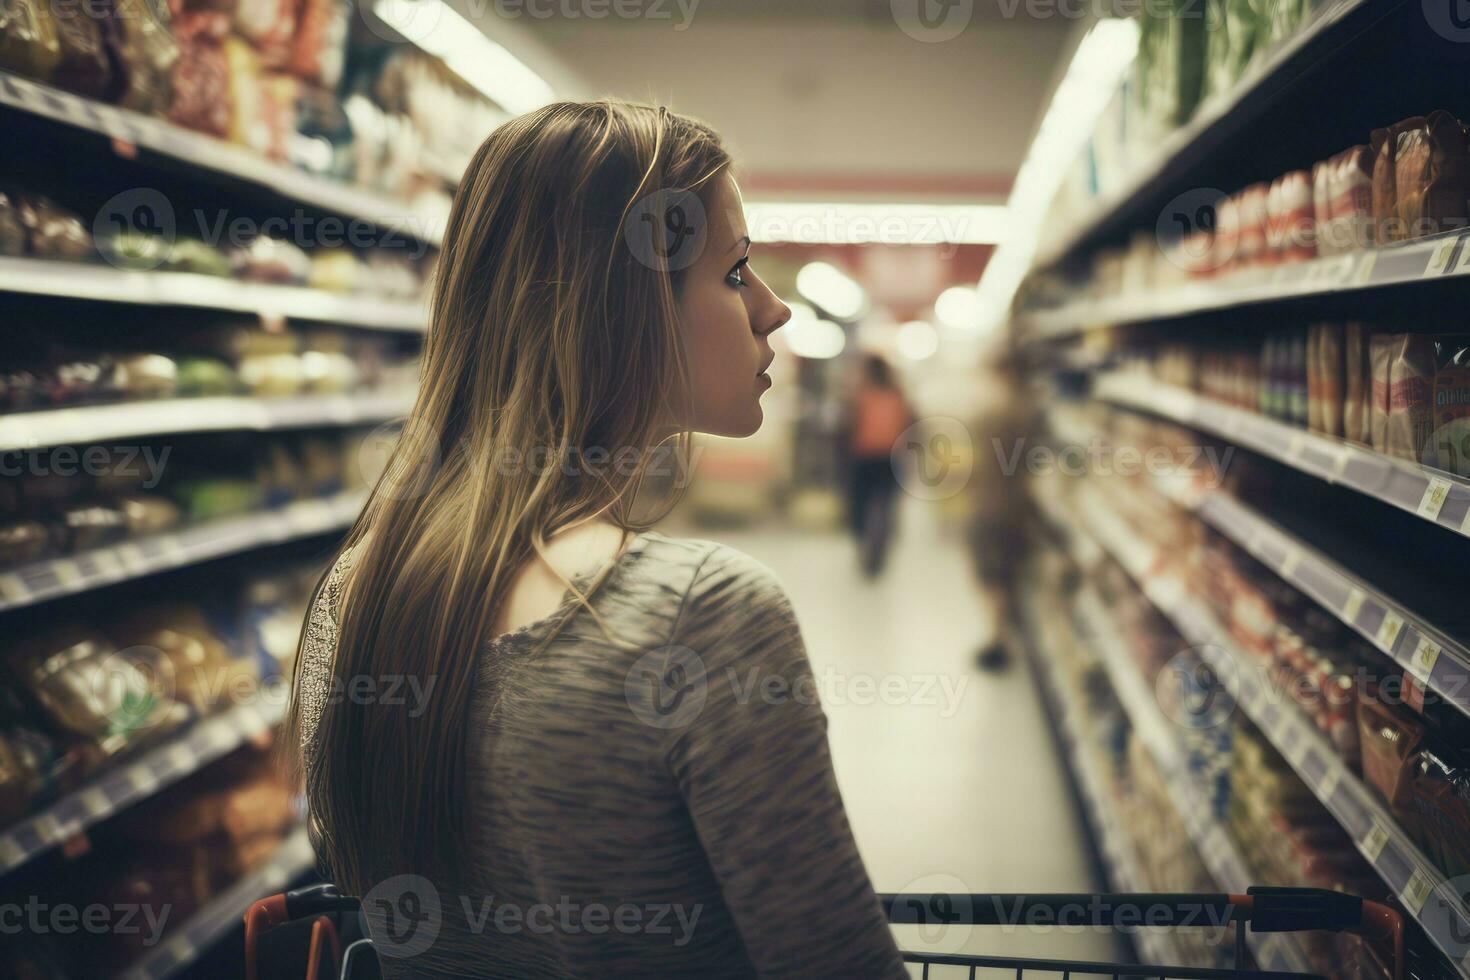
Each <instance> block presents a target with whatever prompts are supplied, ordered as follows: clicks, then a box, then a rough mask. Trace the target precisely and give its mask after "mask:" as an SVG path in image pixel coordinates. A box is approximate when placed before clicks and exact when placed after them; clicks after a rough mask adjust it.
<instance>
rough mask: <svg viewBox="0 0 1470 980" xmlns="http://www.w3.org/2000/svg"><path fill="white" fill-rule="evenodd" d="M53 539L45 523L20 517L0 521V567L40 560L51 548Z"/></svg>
mask: <svg viewBox="0 0 1470 980" xmlns="http://www.w3.org/2000/svg"><path fill="white" fill-rule="evenodd" d="M53 543H54V542H53V540H52V537H51V533H50V532H49V531H47V530H46V525H44V524H42V523H41V522H40V521H36V520H30V519H22V520H6V521H3V522H0V567H6V568H10V567H14V566H16V565H24V564H26V563H27V562H33V561H40V560H41V559H42V558H45V557H46V556H47V555H48V554H49V553H50V552H51V550H52V545H53Z"/></svg>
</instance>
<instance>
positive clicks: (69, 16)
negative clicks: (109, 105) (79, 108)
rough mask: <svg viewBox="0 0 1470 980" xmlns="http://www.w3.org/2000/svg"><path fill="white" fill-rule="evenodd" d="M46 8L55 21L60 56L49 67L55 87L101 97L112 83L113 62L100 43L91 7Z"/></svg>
mask: <svg viewBox="0 0 1470 980" xmlns="http://www.w3.org/2000/svg"><path fill="white" fill-rule="evenodd" d="M39 9H42V10H45V11H47V16H49V17H50V18H51V20H52V22H53V23H54V24H55V30H56V41H57V44H58V46H59V48H60V51H61V58H60V60H58V61H57V63H56V66H55V67H54V68H53V69H52V70H51V79H50V81H51V84H53V85H55V86H56V87H57V88H62V89H66V90H67V91H69V92H75V93H77V94H78V95H85V96H87V97H88V98H92V99H101V98H103V97H105V96H106V95H107V92H108V89H109V88H110V87H111V86H112V65H111V63H110V61H109V59H108V56H107V47H106V46H105V45H104V44H103V43H102V29H101V26H100V25H101V21H100V19H99V18H98V17H97V16H96V15H95V14H94V13H92V11H91V10H90V9H83V8H82V7H80V6H65V5H62V4H52V5H50V6H49V7H42V8H39Z"/></svg>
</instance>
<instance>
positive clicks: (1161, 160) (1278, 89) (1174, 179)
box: [1037, 0, 1397, 266]
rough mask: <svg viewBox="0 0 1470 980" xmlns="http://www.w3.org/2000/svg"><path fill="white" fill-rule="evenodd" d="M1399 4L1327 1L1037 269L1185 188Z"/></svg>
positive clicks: (1163, 144)
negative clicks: (1182, 184)
mask: <svg viewBox="0 0 1470 980" xmlns="http://www.w3.org/2000/svg"><path fill="white" fill-rule="evenodd" d="M1395 6H1397V4H1396V3H1394V2H1392V0H1335V2H1334V0H1329V2H1327V3H1324V4H1323V5H1322V7H1321V9H1319V10H1318V11H1316V12H1315V13H1314V14H1313V15H1312V18H1311V20H1310V21H1309V22H1308V23H1305V24H1303V25H1302V26H1301V28H1300V29H1299V30H1298V31H1297V32H1296V33H1295V34H1294V35H1293V36H1292V37H1290V38H1288V39H1286V40H1284V41H1282V42H1281V43H1280V44H1279V45H1277V46H1276V47H1275V48H1274V49H1272V50H1271V51H1270V52H1269V53H1267V54H1266V55H1265V56H1264V57H1262V58H1260V59H1258V60H1257V61H1255V63H1254V64H1252V66H1251V67H1250V68H1249V69H1247V71H1246V72H1245V73H1244V74H1243V75H1242V76H1241V77H1240V78H1239V79H1237V80H1236V82H1235V84H1234V85H1233V86H1231V88H1230V90H1229V91H1228V92H1222V93H1219V94H1218V95H1216V96H1213V97H1211V98H1209V99H1206V100H1205V101H1204V102H1201V103H1200V105H1199V107H1198V108H1197V109H1196V110H1195V112H1194V115H1193V117H1192V118H1191V119H1190V121H1189V122H1187V123H1185V124H1184V125H1183V126H1180V127H1178V128H1177V129H1175V130H1174V131H1173V132H1171V133H1170V134H1169V135H1168V136H1167V137H1165V138H1164V139H1163V140H1162V141H1160V143H1159V145H1158V148H1157V150H1156V151H1155V152H1154V154H1153V157H1152V159H1151V160H1150V161H1149V162H1147V163H1146V164H1145V165H1143V166H1141V167H1138V168H1137V169H1136V172H1135V175H1134V176H1133V178H1132V179H1131V180H1129V181H1128V182H1127V183H1126V184H1124V185H1121V186H1119V187H1118V188H1117V190H1115V191H1114V192H1113V193H1111V194H1107V195H1104V196H1102V197H1099V198H1098V199H1097V200H1096V202H1095V203H1094V204H1093V206H1092V209H1091V211H1090V213H1089V214H1087V215H1086V216H1084V217H1083V218H1082V219H1081V220H1080V221H1079V222H1078V223H1077V225H1076V227H1075V228H1074V229H1073V230H1072V231H1071V232H1070V233H1069V234H1067V235H1066V236H1065V237H1064V238H1062V239H1060V240H1059V241H1058V242H1057V243H1056V244H1054V245H1052V246H1050V247H1048V248H1047V249H1046V251H1045V253H1044V254H1043V255H1042V256H1040V257H1039V258H1038V262H1037V265H1038V266H1049V265H1054V264H1056V263H1058V262H1060V261H1061V260H1063V259H1065V258H1067V257H1068V256H1069V255H1070V254H1071V253H1073V252H1076V251H1079V250H1080V249H1081V248H1083V247H1084V246H1087V245H1089V244H1091V243H1094V242H1096V241H1098V240H1099V239H1101V238H1104V237H1106V236H1107V235H1108V234H1109V233H1111V232H1114V231H1117V230H1120V226H1121V224H1122V221H1123V220H1124V219H1125V217H1126V215H1127V212H1128V210H1129V208H1130V207H1131V206H1133V205H1136V204H1137V203H1138V202H1139V201H1140V200H1141V199H1143V198H1144V197H1145V196H1146V195H1148V194H1149V193H1154V192H1158V191H1159V190H1160V189H1165V190H1166V191H1167V189H1169V188H1172V187H1175V186H1179V181H1181V180H1185V179H1187V174H1188V172H1189V170H1190V168H1192V167H1194V166H1195V165H1197V164H1198V163H1200V162H1201V161H1204V160H1208V159H1209V158H1210V157H1211V156H1212V155H1213V154H1214V153H1215V152H1216V150H1217V149H1218V148H1219V147H1220V146H1222V145H1223V144H1225V143H1226V142H1227V141H1229V140H1230V139H1232V138H1234V137H1235V136H1237V135H1238V134H1239V132H1240V131H1241V130H1242V129H1243V128H1245V127H1246V126H1248V125H1249V124H1250V122H1251V121H1252V120H1253V119H1254V118H1256V117H1257V116H1259V115H1260V114H1261V113H1262V112H1264V111H1265V110H1266V108H1268V107H1269V106H1270V105H1272V104H1273V103H1274V102H1275V101H1276V100H1277V99H1279V98H1281V97H1282V95H1283V94H1284V93H1285V92H1286V91H1287V90H1288V89H1290V88H1291V86H1292V85H1293V83H1294V82H1296V81H1297V80H1298V78H1299V77H1300V76H1301V74H1302V73H1303V71H1304V70H1305V69H1306V68H1308V67H1309V66H1310V65H1311V64H1312V63H1313V62H1316V61H1319V60H1320V59H1321V57H1322V55H1324V54H1326V53H1327V52H1329V51H1331V50H1333V49H1334V48H1335V47H1337V46H1338V45H1339V44H1340V43H1341V42H1342V39H1343V38H1344V37H1345V36H1348V35H1350V34H1352V32H1353V31H1354V30H1356V29H1360V28H1362V27H1364V26H1366V25H1368V24H1371V23H1373V22H1374V21H1375V20H1376V19H1377V18H1378V17H1380V16H1382V15H1383V14H1384V13H1385V12H1386V11H1390V10H1392V9H1394V7H1395Z"/></svg>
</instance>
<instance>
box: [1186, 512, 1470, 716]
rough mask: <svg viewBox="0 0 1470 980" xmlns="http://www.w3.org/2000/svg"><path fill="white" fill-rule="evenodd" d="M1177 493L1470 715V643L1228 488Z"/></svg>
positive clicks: (1219, 528)
mask: <svg viewBox="0 0 1470 980" xmlns="http://www.w3.org/2000/svg"><path fill="white" fill-rule="evenodd" d="M1174 498H1175V499H1176V500H1179V501H1180V502H1182V503H1185V504H1186V505H1187V506H1189V507H1191V509H1193V511H1194V512H1195V513H1196V514H1198V515H1199V516H1200V517H1201V518H1202V519H1203V520H1204V521H1205V522H1206V523H1208V524H1209V525H1210V526H1211V527H1213V528H1215V529H1216V530H1217V531H1219V532H1220V533H1221V534H1224V535H1225V536H1226V537H1228V538H1230V539H1231V540H1232V541H1234V542H1235V543H1236V544H1238V545H1240V546H1241V547H1242V548H1245V549H1246V550H1247V551H1249V552H1250V553H1251V555H1252V556H1254V557H1255V558H1256V560H1258V561H1259V562H1261V563H1262V564H1263V565H1265V566H1266V567H1267V568H1269V569H1271V570H1272V571H1273V572H1275V573H1276V574H1277V575H1280V576H1281V577H1282V578H1283V579H1285V580H1286V581H1287V582H1290V583H1291V584H1292V585H1293V586H1295V587H1296V588H1297V589H1299V590H1301V591H1302V592H1304V593H1306V594H1307V595H1308V596H1310V597H1311V598H1312V599H1314V600H1315V601H1316V602H1317V603H1318V604H1319V605H1320V606H1322V607H1323V608H1324V609H1326V610H1327V611H1328V612H1330V613H1332V615H1334V616H1335V617H1337V618H1338V619H1339V620H1341V621H1342V622H1343V623H1345V624H1346V625H1348V626H1350V627H1352V629H1353V630H1354V631H1355V632H1357V633H1359V634H1360V635H1362V636H1363V637H1364V638H1365V639H1367V640H1368V641H1369V642H1371V643H1372V644H1373V645H1374V646H1375V647H1377V648H1378V649H1379V650H1380V651H1382V652H1383V653H1385V654H1387V655H1388V656H1389V657H1390V658H1391V659H1392V660H1393V661H1394V662H1395V663H1397V664H1399V665H1400V666H1402V667H1403V668H1404V669H1405V670H1407V671H1408V672H1409V673H1411V674H1412V675H1413V676H1414V677H1415V678H1416V679H1418V680H1420V681H1421V682H1424V683H1425V684H1426V685H1427V686H1428V687H1429V688H1430V689H1431V690H1433V691H1435V692H1436V693H1438V694H1439V695H1440V696H1441V697H1443V698H1444V699H1445V700H1446V701H1448V702H1450V703H1451V704H1453V705H1455V707H1457V708H1459V709H1460V710H1461V711H1463V712H1465V713H1466V714H1470V649H1467V648H1466V647H1465V646H1463V645H1462V644H1460V643H1458V642H1456V641H1455V640H1453V639H1451V638H1450V637H1448V636H1446V635H1445V634H1444V633H1443V632H1441V631H1440V630H1437V629H1435V628H1434V626H1432V625H1431V624H1429V623H1427V622H1425V621H1424V619H1423V618H1422V617H1420V616H1418V615H1416V614H1415V613H1413V612H1411V611H1410V610H1408V609H1406V608H1404V607H1403V606H1402V605H1400V604H1399V603H1397V602H1395V601H1393V600H1392V599H1389V598H1388V597H1386V596H1384V595H1383V594H1382V593H1380V592H1378V591H1377V590H1376V589H1375V588H1374V587H1373V586H1372V585H1370V584H1369V583H1367V582H1365V581H1364V580H1362V579H1360V578H1358V577H1357V576H1355V575H1353V574H1352V573H1350V572H1348V571H1347V570H1346V569H1345V568H1343V567H1342V566H1341V565H1339V564H1337V563H1336V562H1334V561H1333V560H1332V559H1330V558H1328V557H1326V556H1325V555H1323V554H1322V553H1320V552H1318V551H1316V550H1314V549H1312V548H1310V547H1308V546H1307V545H1305V544H1303V543H1302V542H1301V541H1299V540H1297V538H1295V537H1294V536H1293V535H1292V534H1290V533H1289V532H1287V531H1286V530H1284V529H1282V528H1281V527H1280V526H1279V525H1277V524H1275V523H1274V522H1272V521H1270V520H1268V519H1267V518H1265V517H1264V516H1262V515H1261V514H1259V513H1257V512H1256V511H1254V510H1253V509H1251V508H1250V507H1249V506H1247V505H1245V504H1243V503H1241V502H1240V501H1238V500H1236V499H1234V498H1233V497H1231V496H1229V495H1228V494H1225V493H1220V492H1218V491H1215V492H1201V493H1200V494H1194V493H1191V492H1190V491H1176V492H1175V493H1174Z"/></svg>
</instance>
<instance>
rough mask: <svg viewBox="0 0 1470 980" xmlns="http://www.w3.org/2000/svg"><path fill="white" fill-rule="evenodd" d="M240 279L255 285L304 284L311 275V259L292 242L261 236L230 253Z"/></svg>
mask: <svg viewBox="0 0 1470 980" xmlns="http://www.w3.org/2000/svg"><path fill="white" fill-rule="evenodd" d="M230 261H231V263H232V264H233V265H234V269H235V275H236V276H237V277H238V278H241V279H246V280H249V281H252V282H276V283H294V284H302V283H305V282H306V281H307V277H308V276H310V275H311V260H310V259H308V258H307V257H306V253H305V252H303V251H302V250H301V249H300V248H298V247H297V246H295V245H292V244H291V243H290V242H287V241H283V240H281V239H279V238H271V237H270V236H268V235H258V236H256V237H255V238H254V239H252V240H251V242H250V243H249V244H248V245H241V246H237V247H235V248H233V249H231V250H230Z"/></svg>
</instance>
